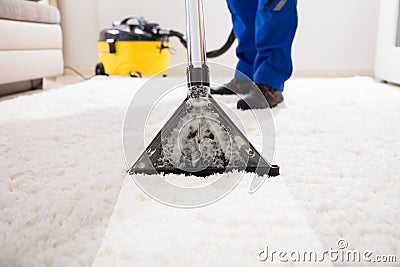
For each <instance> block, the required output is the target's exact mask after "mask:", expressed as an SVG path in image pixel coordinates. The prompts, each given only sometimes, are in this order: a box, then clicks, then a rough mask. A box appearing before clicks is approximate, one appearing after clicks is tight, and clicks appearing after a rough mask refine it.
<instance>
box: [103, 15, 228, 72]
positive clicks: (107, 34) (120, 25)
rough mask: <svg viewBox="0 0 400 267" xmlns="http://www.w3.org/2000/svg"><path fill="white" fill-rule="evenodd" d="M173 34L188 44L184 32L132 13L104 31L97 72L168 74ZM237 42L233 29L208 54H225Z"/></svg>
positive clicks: (214, 55) (212, 56)
mask: <svg viewBox="0 0 400 267" xmlns="http://www.w3.org/2000/svg"><path fill="white" fill-rule="evenodd" d="M135 22H136V23H135ZM170 37H177V38H178V39H179V41H180V42H181V43H182V45H183V46H185V47H187V41H186V39H185V37H184V34H182V33H180V32H177V31H174V30H164V29H161V28H160V27H159V25H158V24H156V23H148V22H147V21H146V20H145V19H144V18H142V17H140V16H129V17H127V18H124V19H123V20H121V21H117V22H114V23H113V27H112V28H110V29H105V30H103V31H101V32H100V38H99V41H98V43H97V46H98V53H99V59H100V62H99V63H98V64H97V65H96V69H95V73H96V75H108V74H122V75H130V76H131V77H142V75H146V76H147V75H154V74H160V75H162V76H166V75H167V68H168V62H169V55H170V50H169V38H170ZM234 41H235V35H234V32H233V30H232V31H231V33H230V35H229V37H228V40H227V41H226V43H225V44H224V45H223V46H222V47H221V48H220V49H217V50H213V51H210V52H207V57H208V58H214V57H218V56H220V55H222V54H224V53H225V52H226V51H227V50H228V49H229V48H230V47H231V46H232V44H233V42H234Z"/></svg>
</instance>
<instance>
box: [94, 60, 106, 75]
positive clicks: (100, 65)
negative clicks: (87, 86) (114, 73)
mask: <svg viewBox="0 0 400 267" xmlns="http://www.w3.org/2000/svg"><path fill="white" fill-rule="evenodd" d="M95 74H96V75H107V73H106V70H105V69H104V65H103V63H101V62H99V63H97V64H96V68H95Z"/></svg>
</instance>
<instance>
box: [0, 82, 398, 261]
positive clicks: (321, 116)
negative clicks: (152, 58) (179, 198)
mask: <svg viewBox="0 0 400 267" xmlns="http://www.w3.org/2000/svg"><path fill="white" fill-rule="evenodd" d="M143 82H144V80H140V79H131V78H122V77H110V78H106V77H96V78H94V79H92V80H89V81H86V82H83V83H80V84H75V85H71V86H67V87H64V88H61V89H56V90H49V91H44V92H41V93H39V94H34V95H29V96H21V97H18V98H14V99H11V100H6V101H2V102H0V124H1V126H0V266H90V265H92V264H93V262H94V263H95V265H96V266H133V265H135V266H253V265H257V264H261V265H266V263H264V262H260V261H259V259H258V258H257V255H258V253H259V251H260V250H262V249H264V247H265V246H266V245H270V246H271V248H272V249H279V250H283V249H285V250H293V249H297V250H302V249H303V250H304V249H313V250H317V251H321V250H323V249H328V248H337V242H338V240H339V239H345V240H346V241H347V242H348V248H349V249H352V250H359V251H363V250H369V251H372V252H373V253H374V255H379V254H381V255H397V261H398V262H397V263H390V264H388V265H385V266H398V264H399V261H400V258H399V257H400V256H399V253H400V230H399V227H398V222H399V221H400V194H399V188H400V164H399V161H400V139H399V136H400V125H399V122H400V89H399V88H398V87H394V86H389V85H384V84H380V83H377V82H375V81H373V80H372V79H370V78H367V77H353V78H343V79H292V80H290V81H289V82H288V83H287V86H286V91H285V103H284V105H282V106H280V107H278V108H276V109H274V110H272V114H273V117H274V121H275V128H276V129H275V131H276V134H275V135H276V151H275V158H274V162H275V163H278V164H279V165H280V166H281V173H282V175H281V176H279V177H278V178H276V179H271V180H267V181H266V183H265V184H264V185H263V187H262V188H261V189H260V190H259V191H257V192H256V193H255V194H252V195H249V194H248V193H247V189H248V183H247V182H248V181H247V178H246V177H245V179H244V181H242V182H241V183H240V184H239V186H238V187H237V189H235V190H234V191H233V192H232V193H231V194H230V195H228V196H227V197H226V198H224V199H222V200H221V201H219V202H218V203H215V204H213V205H211V206H208V207H204V208H200V209H195V210H181V209H175V208H170V207H166V206H163V205H162V204H159V203H158V202H155V201H154V200H152V199H151V198H149V197H148V196H146V195H145V194H144V193H142V192H141V191H140V190H139V189H138V188H137V186H136V185H135V184H134V183H133V181H132V179H131V178H130V177H127V176H126V175H125V171H126V169H127V166H126V165H125V162H124V157H123V146H122V129H123V120H124V115H125V112H126V109H127V106H128V105H129V103H130V101H131V99H132V97H133V96H134V94H135V92H136V90H137V89H138V88H139V87H140V86H141V85H142V84H143ZM159 83H160V85H162V84H163V80H162V79H160V81H159ZM216 99H217V100H218V101H221V102H224V103H225V104H226V105H227V106H228V107H232V108H234V106H235V103H236V101H237V98H236V97H235V96H231V97H216ZM167 104H168V103H167ZM176 104H179V103H176V102H174V101H172V100H171V102H170V106H171V110H173V108H174V107H175V106H176ZM256 112H257V113H258V114H260V116H262V112H263V111H256ZM166 114H168V112H166V113H160V114H159V116H156V119H153V121H150V122H149V125H148V127H149V129H150V132H149V133H146V138H147V140H150V138H151V135H152V134H153V133H154V132H155V131H156V130H157V129H158V128H159V127H160V126H161V125H162V121H163V120H164V119H165V115H166ZM241 114H242V115H241V116H242V120H243V121H246V118H247V116H248V114H249V113H246V112H241ZM255 128H256V127H254V131H252V130H251V129H252V128H251V127H250V131H249V138H250V139H251V140H252V141H253V139H252V138H254V144H255V146H256V147H257V145H258V143H257V140H256V138H255V137H254V136H253V137H252V133H253V135H255V134H254V133H255V131H256V129H255ZM138 130H141V129H138ZM121 186H122V190H121ZM119 192H120V193H119ZM118 193H119V196H118ZM113 210H114V212H113ZM110 218H111V220H110ZM96 255H97V256H96ZM326 264H327V266H329V265H331V264H333V265H334V266H348V265H352V264H350V263H346V262H340V263H339V262H333V263H332V262H326ZM396 264H397V265H396ZM289 265H295V264H289ZM300 265H301V264H300ZM371 265H372V266H373V265H377V266H382V264H378V263H375V264H371ZM303 266H307V264H305V265H303Z"/></svg>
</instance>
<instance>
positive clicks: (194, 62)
mask: <svg viewBox="0 0 400 267" xmlns="http://www.w3.org/2000/svg"><path fill="white" fill-rule="evenodd" d="M186 35H187V39H188V40H187V44H188V49H187V53H188V69H187V78H188V85H189V95H191V94H190V93H191V92H190V90H191V87H193V86H199V85H200V86H207V87H209V86H210V75H209V70H208V66H207V62H206V61H207V56H206V40H205V32H204V15H203V1H202V0H186ZM192 93H193V92H192ZM194 95H198V94H194ZM208 95H209V90H207V95H204V94H202V93H200V96H202V97H205V96H208Z"/></svg>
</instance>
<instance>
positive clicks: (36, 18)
mask: <svg viewBox="0 0 400 267" xmlns="http://www.w3.org/2000/svg"><path fill="white" fill-rule="evenodd" d="M0 19H9V20H20V21H29V22H40V23H50V24H57V23H60V12H59V11H58V9H57V8H56V7H53V6H49V5H45V4H41V3H35V2H33V1H24V0H0Z"/></svg>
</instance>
